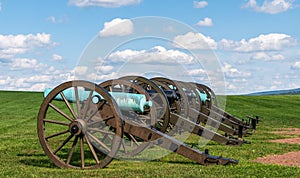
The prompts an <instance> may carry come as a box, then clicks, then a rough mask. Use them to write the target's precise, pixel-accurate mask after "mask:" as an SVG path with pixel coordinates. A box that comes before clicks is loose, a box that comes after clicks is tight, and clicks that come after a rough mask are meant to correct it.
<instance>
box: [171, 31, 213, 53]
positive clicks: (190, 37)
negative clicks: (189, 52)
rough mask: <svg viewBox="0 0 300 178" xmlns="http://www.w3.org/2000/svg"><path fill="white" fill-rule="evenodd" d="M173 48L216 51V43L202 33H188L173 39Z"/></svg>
mask: <svg viewBox="0 0 300 178" xmlns="http://www.w3.org/2000/svg"><path fill="white" fill-rule="evenodd" d="M173 43H174V46H176V47H179V48H182V47H183V48H186V49H217V43H216V42H215V40H214V39H212V38H211V37H209V36H205V35H203V34H202V33H194V32H188V33H186V34H184V35H178V36H176V37H174V39H173Z"/></svg>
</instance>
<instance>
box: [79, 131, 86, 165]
mask: <svg viewBox="0 0 300 178" xmlns="http://www.w3.org/2000/svg"><path fill="white" fill-rule="evenodd" d="M80 157H81V168H82V169H84V167H85V166H84V145H83V137H80Z"/></svg>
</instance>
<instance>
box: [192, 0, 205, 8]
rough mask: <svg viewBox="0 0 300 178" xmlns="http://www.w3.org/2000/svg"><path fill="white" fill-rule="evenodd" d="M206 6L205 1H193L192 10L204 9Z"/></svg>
mask: <svg viewBox="0 0 300 178" xmlns="http://www.w3.org/2000/svg"><path fill="white" fill-rule="evenodd" d="M207 5H208V2H206V1H194V8H198V9H199V8H204V7H206V6H207Z"/></svg>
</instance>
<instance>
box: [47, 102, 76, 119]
mask: <svg viewBox="0 0 300 178" xmlns="http://www.w3.org/2000/svg"><path fill="white" fill-rule="evenodd" d="M49 106H51V108H53V109H54V110H55V111H56V112H58V113H59V114H61V115H62V116H64V117H65V118H66V119H68V120H69V121H71V122H72V121H73V119H72V118H70V116H68V115H67V114H66V113H64V112H63V111H62V110H60V109H58V108H57V107H56V106H54V105H53V104H52V103H49Z"/></svg>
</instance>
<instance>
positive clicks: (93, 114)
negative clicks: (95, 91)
mask: <svg viewBox="0 0 300 178" xmlns="http://www.w3.org/2000/svg"><path fill="white" fill-rule="evenodd" d="M104 104H105V101H103V102H102V103H101V104H100V105H99V104H98V107H97V110H95V111H94V112H93V113H92V114H91V115H90V116H89V118H88V119H87V120H86V122H88V121H89V120H90V119H91V118H92V117H94V116H95V114H96V113H97V112H98V111H99V110H100V109H101V108H102V107H103V106H104Z"/></svg>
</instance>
